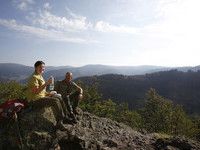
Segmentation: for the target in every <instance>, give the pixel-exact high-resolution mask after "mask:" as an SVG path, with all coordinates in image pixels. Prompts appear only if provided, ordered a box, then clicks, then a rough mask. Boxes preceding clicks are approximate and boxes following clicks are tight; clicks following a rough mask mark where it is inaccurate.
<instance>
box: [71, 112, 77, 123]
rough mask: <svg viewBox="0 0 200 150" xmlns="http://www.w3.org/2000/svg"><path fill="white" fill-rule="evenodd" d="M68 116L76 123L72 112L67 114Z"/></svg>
mask: <svg viewBox="0 0 200 150" xmlns="http://www.w3.org/2000/svg"><path fill="white" fill-rule="evenodd" d="M69 117H70V118H72V120H73V122H74V123H77V120H76V117H75V115H74V114H73V113H71V114H70V115H69Z"/></svg>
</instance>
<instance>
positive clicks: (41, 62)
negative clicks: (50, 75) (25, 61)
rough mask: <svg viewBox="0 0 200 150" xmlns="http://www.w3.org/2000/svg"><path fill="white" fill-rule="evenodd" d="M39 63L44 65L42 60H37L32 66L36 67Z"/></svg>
mask: <svg viewBox="0 0 200 150" xmlns="http://www.w3.org/2000/svg"><path fill="white" fill-rule="evenodd" d="M41 64H44V65H45V63H44V62H43V61H37V62H36V63H35V64H34V67H35V68H36V67H38V66H39V65H41Z"/></svg>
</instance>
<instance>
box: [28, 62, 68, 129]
mask: <svg viewBox="0 0 200 150" xmlns="http://www.w3.org/2000/svg"><path fill="white" fill-rule="evenodd" d="M34 67H35V72H34V73H33V74H32V75H31V76H30V78H29V80H28V84H27V87H28V89H27V101H28V104H29V105H30V106H32V108H33V109H35V108H44V107H49V106H51V107H53V112H54V115H55V117H56V121H57V123H56V128H58V129H60V130H66V128H65V126H64V124H63V119H65V117H66V114H67V112H66V105H65V103H64V101H63V99H62V98H61V97H53V95H51V94H50V93H47V92H46V86H47V85H49V84H50V83H52V78H50V79H49V80H48V81H47V82H45V80H44V79H43V77H42V75H41V74H42V73H43V72H44V70H45V63H44V62H43V61H37V62H36V63H35V65H34Z"/></svg>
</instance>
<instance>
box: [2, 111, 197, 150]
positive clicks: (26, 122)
mask: <svg viewBox="0 0 200 150" xmlns="http://www.w3.org/2000/svg"><path fill="white" fill-rule="evenodd" d="M79 112H80V115H78V116H77V119H78V123H76V124H73V123H72V122H71V121H70V120H68V122H66V124H65V126H66V128H67V130H66V131H60V130H57V129H56V128H55V123H56V121H55V117H54V115H53V112H52V109H51V108H45V109H43V110H37V111H29V112H28V113H26V114H23V115H21V116H20V119H19V125H20V132H21V136H22V141H23V149H25V150H154V149H156V150H165V149H166V150H179V149H180V150H182V149H185V150H190V149H191V150H192V149H194V150H196V149H200V145H199V143H197V142H195V141H192V140H189V139H186V138H182V137H174V138H157V137H156V136H155V135H153V134H148V133H146V132H137V131H134V130H133V129H131V128H130V127H128V126H126V125H124V124H121V123H118V122H115V121H112V120H110V119H106V118H99V117H97V116H94V115H92V114H90V113H87V112H82V111H81V110H79ZM13 124H14V123H13ZM9 128H10V127H9ZM7 129H8V127H6V126H3V127H1V129H0V134H1V139H0V149H12V147H11V146H12V144H9V143H8V140H9V138H8V137H7V138H6V136H7V135H10V134H13V133H14V132H16V126H13V127H11V128H10V129H9V132H7V131H6V130H7ZM12 131H14V132H12ZM6 132H7V134H5V133H6ZM15 135H16V136H17V135H18V134H15Z"/></svg>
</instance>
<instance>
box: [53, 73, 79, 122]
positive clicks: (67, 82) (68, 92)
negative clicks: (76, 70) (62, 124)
mask: <svg viewBox="0 0 200 150" xmlns="http://www.w3.org/2000/svg"><path fill="white" fill-rule="evenodd" d="M54 90H55V91H57V93H60V94H61V95H62V98H63V100H64V102H65V103H66V106H67V110H68V111H69V114H70V117H71V118H72V119H73V120H74V121H75V122H76V117H75V115H78V114H79V113H78V111H77V107H78V104H79V102H80V100H81V99H82V98H83V95H82V94H83V89H82V88H81V87H79V86H78V85H77V84H76V83H74V82H73V81H72V73H71V72H67V73H66V75H65V79H64V80H62V81H57V82H56V86H55V89H54ZM73 91H74V92H73ZM70 100H73V101H74V103H73V105H72V107H71V105H70Z"/></svg>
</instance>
